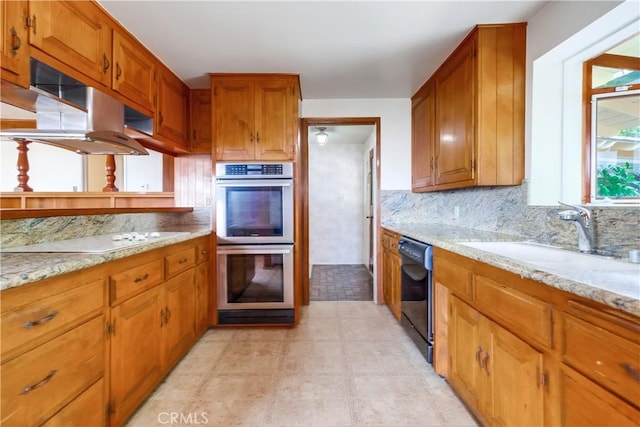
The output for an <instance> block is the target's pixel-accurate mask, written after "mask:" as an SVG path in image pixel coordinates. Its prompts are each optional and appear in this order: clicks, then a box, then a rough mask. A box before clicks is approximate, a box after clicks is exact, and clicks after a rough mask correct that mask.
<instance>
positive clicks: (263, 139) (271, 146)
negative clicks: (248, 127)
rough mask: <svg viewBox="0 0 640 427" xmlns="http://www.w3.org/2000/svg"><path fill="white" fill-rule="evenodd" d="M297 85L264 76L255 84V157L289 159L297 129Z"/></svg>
mask: <svg viewBox="0 0 640 427" xmlns="http://www.w3.org/2000/svg"><path fill="white" fill-rule="evenodd" d="M297 95H298V92H297V90H296V85H295V84H294V83H293V82H292V81H291V80H290V79H277V78H273V79H265V80H260V81H258V82H257V84H256V86H255V131H256V135H255V143H256V148H255V155H256V159H257V160H292V159H293V155H294V147H295V141H296V134H297V132H296V130H297V120H298V117H297V108H295V106H296V105H297Z"/></svg>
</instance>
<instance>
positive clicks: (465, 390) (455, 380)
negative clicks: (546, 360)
mask: <svg viewBox="0 0 640 427" xmlns="http://www.w3.org/2000/svg"><path fill="white" fill-rule="evenodd" d="M450 304H451V305H450V307H451V313H450V318H449V322H450V323H449V325H450V326H449V328H450V329H449V334H450V335H449V336H450V337H451V340H450V341H449V350H450V352H451V353H450V354H451V361H452V362H451V366H450V370H449V381H450V382H451V384H452V385H453V386H454V387H455V388H456V389H457V390H458V392H459V393H460V394H461V395H463V397H464V398H465V400H467V402H468V403H470V404H471V405H472V406H473V407H474V408H475V409H476V410H477V415H478V416H479V418H481V419H484V420H485V422H487V423H488V424H491V425H503V426H515V425H519V426H540V425H543V424H544V413H543V410H544V406H543V402H544V395H543V385H542V384H540V382H539V381H537V376H538V375H539V373H540V372H543V365H542V359H543V357H542V356H543V355H542V354H541V353H540V352H538V351H537V350H535V349H534V348H532V347H531V346H529V345H528V344H527V343H525V342H524V341H522V340H520V339H519V338H517V337H516V336H514V335H513V334H511V333H509V332H508V331H507V330H506V329H504V328H502V327H500V326H499V325H497V324H496V323H494V322H492V321H490V320H489V319H488V318H486V317H485V316H483V315H482V314H480V313H479V312H478V311H477V310H474V309H473V308H471V307H470V306H469V305H467V304H465V303H464V302H462V301H461V300H459V299H458V298H456V297H453V298H452V300H451V303H450Z"/></svg>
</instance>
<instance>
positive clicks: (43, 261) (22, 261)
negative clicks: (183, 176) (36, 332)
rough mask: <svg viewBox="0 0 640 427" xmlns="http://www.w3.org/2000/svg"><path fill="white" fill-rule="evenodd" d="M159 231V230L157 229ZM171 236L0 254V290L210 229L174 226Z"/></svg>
mask: <svg viewBox="0 0 640 427" xmlns="http://www.w3.org/2000/svg"><path fill="white" fill-rule="evenodd" d="M159 231H163V230H159ZM170 231H181V232H187V233H188V234H181V235H177V236H175V237H171V238H167V239H163V240H160V241H158V242H153V243H148V244H145V245H141V246H134V247H129V248H125V249H121V250H116V251H112V252H107V253H0V291H4V290H6V289H10V288H16V287H19V286H22V285H26V284H28V283H33V282H38V281H40V280H44V279H48V278H50V277H55V276H59V275H62V274H66V273H71V272H74V271H78V270H82V269H84V268H89V267H94V266H96V265H100V264H104V263H107V262H111V261H115V260H117V259H121V258H125V257H128V256H132V255H137V254H140V253H143V252H147V251H150V250H153V249H158V248H161V247H164V246H169V245H173V244H176V243H180V242H184V241H187V240H192V239H197V238H198V237H202V236H208V235H210V234H212V233H213V232H212V231H211V229H210V228H194V227H191V226H182V227H174V228H172V229H171V230H170Z"/></svg>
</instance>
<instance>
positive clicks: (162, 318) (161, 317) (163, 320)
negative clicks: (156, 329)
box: [160, 308, 167, 328]
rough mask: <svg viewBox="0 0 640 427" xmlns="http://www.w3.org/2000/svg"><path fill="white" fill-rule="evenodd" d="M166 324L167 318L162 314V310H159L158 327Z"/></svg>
mask: <svg viewBox="0 0 640 427" xmlns="http://www.w3.org/2000/svg"><path fill="white" fill-rule="evenodd" d="M166 323H167V317H166V315H165V313H164V308H161V309H160V327H161V328H162V327H163V326H164V325H165V324H166Z"/></svg>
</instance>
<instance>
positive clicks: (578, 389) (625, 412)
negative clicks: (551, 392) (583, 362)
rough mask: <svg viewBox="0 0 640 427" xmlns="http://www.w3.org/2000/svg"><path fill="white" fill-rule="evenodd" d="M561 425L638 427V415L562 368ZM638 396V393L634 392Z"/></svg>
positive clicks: (567, 369)
mask: <svg viewBox="0 0 640 427" xmlns="http://www.w3.org/2000/svg"><path fill="white" fill-rule="evenodd" d="M561 375H562V376H561V378H560V381H561V387H562V398H561V399H562V400H561V405H562V425H566V426H611V427H626V426H629V427H631V426H638V425H640V412H638V409H637V408H634V407H633V406H631V405H629V404H628V403H627V402H625V401H624V400H622V399H620V398H619V397H617V396H615V395H614V394H612V393H609V392H608V391H607V390H605V389H603V388H602V387H600V386H598V385H597V384H595V383H593V382H592V381H590V380H589V379H587V378H586V377H584V376H582V375H580V374H579V373H578V372H576V371H575V370H573V369H571V368H569V367H566V366H563V367H562V374H561ZM636 393H637V394H640V390H636Z"/></svg>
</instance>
